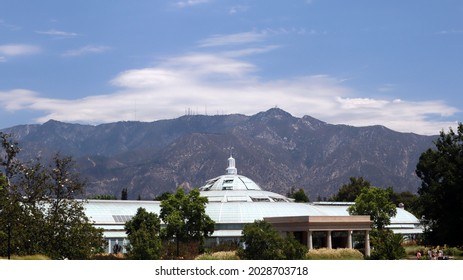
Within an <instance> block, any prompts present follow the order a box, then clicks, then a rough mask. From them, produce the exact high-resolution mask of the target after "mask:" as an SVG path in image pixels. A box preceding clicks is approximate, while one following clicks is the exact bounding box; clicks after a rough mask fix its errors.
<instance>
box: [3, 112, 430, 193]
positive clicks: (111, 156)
mask: <svg viewBox="0 0 463 280" xmlns="http://www.w3.org/2000/svg"><path fill="white" fill-rule="evenodd" d="M3 131H4V132H7V133H12V134H13V136H14V137H15V138H16V140H17V141H19V143H20V145H21V147H22V153H21V156H22V157H24V158H35V157H36V156H37V155H40V156H42V157H44V158H46V157H49V156H51V155H52V154H53V153H56V152H60V153H62V154H66V155H71V156H73V157H74V158H75V159H76V161H77V162H78V166H79V171H80V172H81V174H82V176H83V177H85V178H87V180H88V188H87V192H88V194H89V196H91V195H96V194H113V195H116V196H119V195H120V193H121V190H122V188H128V190H129V198H136V197H137V196H138V195H140V196H141V197H142V198H145V199H150V198H153V197H154V196H156V195H158V194H160V193H162V192H165V191H173V190H175V188H176V187H177V186H179V185H184V186H186V187H198V186H201V185H202V184H203V183H204V182H205V180H207V179H210V178H213V177H216V176H218V175H221V174H223V173H224V171H225V168H226V159H227V158H228V156H229V155H230V153H233V156H234V157H235V158H236V160H237V168H238V172H239V173H240V174H243V175H245V176H248V177H250V178H251V179H253V180H254V181H256V182H257V183H258V184H259V185H261V187H263V188H264V189H267V190H272V191H275V192H278V193H282V194H286V193H287V191H288V190H289V189H290V188H291V187H295V188H304V189H305V190H306V192H307V193H308V194H309V196H310V197H311V199H312V200H313V199H316V198H317V197H318V196H321V197H328V196H331V195H332V194H334V193H336V192H337V190H338V189H339V187H340V186H341V185H342V184H345V183H347V182H348V181H349V177H352V176H363V177H364V178H365V179H366V180H369V181H370V182H371V183H372V184H373V185H376V186H379V187H388V186H393V187H394V189H395V190H396V191H412V192H415V191H416V189H417V188H418V186H419V183H420V182H419V180H418V178H417V177H416V175H415V173H414V170H415V166H416V163H417V162H418V158H419V156H420V155H421V153H422V152H424V151H425V150H426V149H428V148H430V147H431V146H432V141H433V140H435V139H436V137H431V136H421V135H416V134H411V133H399V132H395V131H392V130H390V129H387V128H385V127H382V126H371V127H352V126H346V125H332V124H327V123H325V122H323V121H320V120H317V119H315V118H312V117H310V116H304V117H302V118H297V117H294V116H292V115H290V114H289V113H287V112H285V111H283V110H281V109H277V108H273V109H270V110H268V111H266V112H260V113H258V114H255V115H253V116H244V115H218V116H201V115H195V116H183V117H180V118H176V119H172V120H163V121H156V122H151V123H142V122H118V123H110V124H103V125H98V126H86V125H78V124H67V123H61V122H57V121H49V122H47V123H45V124H43V125H27V126H17V127H13V128H10V129H5V130H3Z"/></svg>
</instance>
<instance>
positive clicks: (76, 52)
mask: <svg viewBox="0 0 463 280" xmlns="http://www.w3.org/2000/svg"><path fill="white" fill-rule="evenodd" d="M110 49H111V48H110V47H108V46H94V45H87V46H84V47H81V48H79V49H73V50H68V51H66V52H65V53H63V56H81V55H86V54H92V53H103V52H106V51H108V50H110Z"/></svg>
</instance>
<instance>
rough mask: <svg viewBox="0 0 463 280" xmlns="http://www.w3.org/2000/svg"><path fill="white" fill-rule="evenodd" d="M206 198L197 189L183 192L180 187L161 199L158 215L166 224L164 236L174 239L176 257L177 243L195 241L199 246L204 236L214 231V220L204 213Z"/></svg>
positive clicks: (201, 244) (178, 253)
mask: <svg viewBox="0 0 463 280" xmlns="http://www.w3.org/2000/svg"><path fill="white" fill-rule="evenodd" d="M206 204H207V198H206V197H202V196H200V194H199V190H198V189H193V190H192V191H190V193H189V194H185V191H184V190H183V189H182V188H178V189H177V191H176V192H175V193H174V194H171V195H169V196H168V197H167V199H165V200H163V201H161V213H160V217H161V219H162V221H163V222H164V223H165V224H166V227H165V228H164V229H163V231H164V232H163V235H164V238H165V239H167V240H171V239H175V241H176V245H177V257H178V256H179V255H180V252H179V244H180V243H181V242H182V243H186V242H190V241H197V242H199V246H200V248H198V249H199V250H202V246H203V243H204V240H205V238H207V237H208V236H210V235H211V234H212V233H213V232H214V225H215V223H214V221H213V220H212V219H211V218H210V217H209V216H208V215H207V214H206Z"/></svg>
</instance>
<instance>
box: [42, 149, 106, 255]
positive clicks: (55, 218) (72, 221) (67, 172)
mask: <svg viewBox="0 0 463 280" xmlns="http://www.w3.org/2000/svg"><path fill="white" fill-rule="evenodd" d="M74 165H75V162H74V161H73V160H72V158H71V157H61V156H60V155H59V154H57V155H55V156H54V157H53V160H52V164H51V165H50V166H49V168H48V169H47V170H48V178H49V180H48V183H47V184H48V191H47V193H46V197H47V198H48V204H49V206H48V208H47V209H46V227H45V228H46V230H47V232H46V233H45V234H46V236H47V238H48V240H49V241H48V242H47V243H46V253H47V255H48V256H51V257H52V258H67V259H86V258H88V257H89V256H90V255H91V253H92V252H93V251H94V250H95V249H96V248H99V247H101V246H102V245H103V235H102V230H101V229H96V228H94V227H93V226H92V224H91V222H90V220H89V218H88V217H87V216H86V215H85V211H84V201H83V200H80V199H77V198H78V197H79V196H83V195H84V186H85V183H84V182H83V181H82V180H81V179H80V177H79V174H78V173H76V170H75V166H74Z"/></svg>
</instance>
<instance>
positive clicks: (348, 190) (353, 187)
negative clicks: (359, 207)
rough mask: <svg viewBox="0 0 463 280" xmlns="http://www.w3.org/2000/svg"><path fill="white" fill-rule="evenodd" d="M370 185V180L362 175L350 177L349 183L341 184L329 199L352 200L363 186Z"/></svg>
mask: <svg viewBox="0 0 463 280" xmlns="http://www.w3.org/2000/svg"><path fill="white" fill-rule="evenodd" d="M369 187H371V184H370V182H368V181H367V180H365V179H363V177H350V178H349V183H348V184H344V185H342V187H341V188H340V189H339V191H338V193H337V194H336V195H334V196H333V197H332V198H331V199H330V200H331V201H342V202H354V201H355V199H356V198H357V197H358V196H359V195H360V193H361V192H362V190H363V189H364V188H369Z"/></svg>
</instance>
